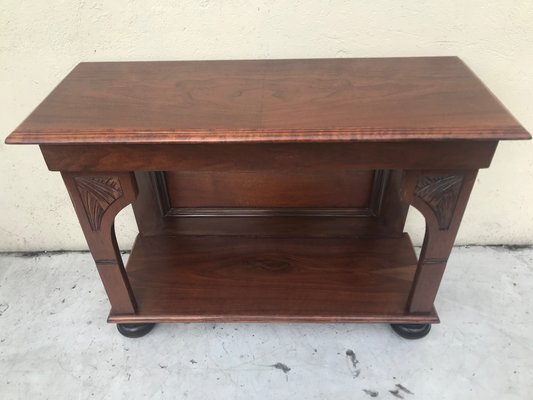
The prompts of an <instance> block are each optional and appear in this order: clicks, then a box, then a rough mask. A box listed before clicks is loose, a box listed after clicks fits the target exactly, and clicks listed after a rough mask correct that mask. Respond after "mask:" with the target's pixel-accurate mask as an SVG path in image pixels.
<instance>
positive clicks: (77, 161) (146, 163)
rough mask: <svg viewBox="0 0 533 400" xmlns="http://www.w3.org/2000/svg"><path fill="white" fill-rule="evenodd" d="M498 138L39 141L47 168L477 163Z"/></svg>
mask: <svg viewBox="0 0 533 400" xmlns="http://www.w3.org/2000/svg"><path fill="white" fill-rule="evenodd" d="M497 144H498V142H497V141H468V142H466V141H445V142H442V141H441V142H416V141H411V142H365V143H284V144H274V143H261V144H257V143H253V144H245V143H243V144H234V143H229V144H175V145H174V144H173V145H169V144H164V145H161V144H153V145H151V144H149V145H134V144H99V145H41V146H40V148H41V151H42V154H43V156H44V159H45V161H46V164H47V166H48V168H49V169H50V170H51V171H84V172H91V171H94V172H97V171H164V170H182V171H186V170H190V171H228V170H242V171H259V170H287V169H290V170H317V169H320V170H332V171H335V170H339V169H348V168H351V169H362V170H364V169H407V170H408V169H463V170H466V169H479V168H487V167H489V166H490V163H491V160H492V157H493V155H494V152H495V150H496V147H497Z"/></svg>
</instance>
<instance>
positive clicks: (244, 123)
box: [6, 57, 530, 337]
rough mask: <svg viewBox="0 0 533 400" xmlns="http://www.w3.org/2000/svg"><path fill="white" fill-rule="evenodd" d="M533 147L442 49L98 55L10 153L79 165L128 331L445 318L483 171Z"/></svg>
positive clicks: (86, 223)
mask: <svg viewBox="0 0 533 400" xmlns="http://www.w3.org/2000/svg"><path fill="white" fill-rule="evenodd" d="M529 138H530V136H529V134H528V133H527V132H526V130H525V129H524V128H523V127H522V126H521V125H520V124H519V123H518V122H517V121H516V120H515V119H514V118H513V117H512V116H511V115H510V114H509V112H508V111H507V110H506V109H505V108H504V107H503V106H502V105H501V104H500V103H499V102H498V100H497V99H495V97H494V96H493V95H492V94H491V93H490V92H489V91H488V90H487V89H486V88H485V87H484V86H483V84H482V83H481V82H480V81H479V79H478V78H476V76H475V75H474V74H473V73H472V72H471V71H470V70H469V69H468V68H467V67H466V66H465V65H464V64H463V63H462V62H461V61H460V60H459V59H458V58H455V57H426V58H389V59H336V60H332V59H325V60H261V61H197V62H196V61H195V62H133V63H132V62H128V63H124V62H120V63H82V64H80V65H78V66H77V67H76V68H75V69H74V70H73V71H72V73H71V74H70V75H69V76H67V77H66V78H65V80H64V81H63V82H62V83H61V84H60V85H59V86H58V87H57V88H56V89H55V90H54V91H53V92H52V93H51V94H50V95H49V96H48V97H47V98H46V99H45V100H44V101H43V103H42V104H41V105H40V106H39V107H37V109H36V110H35V111H34V112H33V113H32V114H31V115H30V116H29V117H28V118H27V119H26V121H24V122H23V123H22V124H21V125H20V126H19V127H18V128H17V129H16V130H15V132H13V133H12V134H11V135H10V136H9V137H8V139H7V140H6V142H8V143H38V144H39V145H40V149H41V152H42V154H43V156H44V159H45V161H46V164H47V166H48V168H49V169H50V170H52V171H61V173H62V176H63V178H64V181H65V184H66V186H67V190H68V192H69V194H70V197H71V199H72V202H73V204H74V208H75V210H76V214H77V216H78V219H79V222H80V225H81V227H82V230H83V233H84V234H85V237H86V239H87V243H88V244H89V248H90V250H91V254H92V255H93V257H94V260H95V263H96V266H97V269H98V272H99V273H100V276H101V279H102V282H103V284H104V287H105V289H106V292H107V294H108V297H109V300H110V303H111V308H112V309H111V314H110V316H109V321H110V322H114V323H119V324H127V323H153V322H188V321H241V322H246V321H265V322H268V321H272V322H275V321H298V322H311V321H314V322H390V323H395V324H429V323H436V322H438V317H437V315H436V312H435V310H434V306H433V303H434V301H435V298H436V296H437V293H438V289H439V285H440V283H441V280H442V278H443V274H444V271H445V268H446V264H447V262H448V258H449V255H450V252H451V250H452V247H453V243H454V240H455V237H456V235H457V232H458V229H459V226H460V224H461V220H462V217H463V213H464V211H465V209H466V206H467V203H468V198H469V196H470V192H471V190H472V188H473V186H474V183H475V180H476V174H477V172H478V170H479V169H481V168H487V167H489V166H490V163H491V161H492V158H493V155H494V153H495V151H496V148H497V145H498V142H499V140H505V139H529ZM130 204H131V205H132V206H133V211H134V214H135V219H136V221H137V224H138V227H139V236H138V238H137V241H136V243H135V245H134V247H133V250H132V254H131V256H130V259H129V261H128V264H127V267H126V268H125V267H124V265H123V263H122V259H121V256H120V252H119V248H118V245H117V242H116V239H115V234H114V219H115V217H116V215H117V213H118V212H120V211H121V210H122V209H123V208H124V207H126V206H128V205H130ZM411 206H412V207H415V208H416V209H418V211H420V213H421V214H422V215H423V217H424V219H425V222H426V224H425V240H424V244H423V246H422V249H421V253H420V257H419V259H418V260H417V259H416V256H415V254H414V251H413V248H412V245H411V243H410V240H409V237H408V236H407V234H405V233H404V225H405V220H406V217H407V212H408V210H409V207H411ZM129 328H132V329H133V328H134V327H132V326H130V327H129ZM144 328H145V331H146V332H147V331H148V330H149V328H150V327H144ZM411 328H412V327H408V326H407V327H406V326H403V327H398V326H396V328H395V329H397V331H399V332H404V334H405V335H406V337H407V336H409V335H410V334H412V333H413V332H411V331H410V329H411ZM121 329H122V331H123V332H130V333H131V332H132V331H131V330H128V329H126V327H124V326H122V327H121ZM419 331H420V332H423V334H426V333H427V332H428V331H429V327H428V326H423V327H421V328H420V330H419ZM409 332H410V333H409ZM407 333H409V335H408V334H407ZM420 335H421V334H420ZM420 335H419V336H418V337H421V336H420Z"/></svg>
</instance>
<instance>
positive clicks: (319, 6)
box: [0, 0, 533, 251]
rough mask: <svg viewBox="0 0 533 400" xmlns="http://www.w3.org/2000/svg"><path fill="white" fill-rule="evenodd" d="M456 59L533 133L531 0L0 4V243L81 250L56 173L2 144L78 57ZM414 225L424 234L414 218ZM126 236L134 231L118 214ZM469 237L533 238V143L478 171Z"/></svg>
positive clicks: (509, 149)
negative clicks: (458, 58)
mask: <svg viewBox="0 0 533 400" xmlns="http://www.w3.org/2000/svg"><path fill="white" fill-rule="evenodd" d="M426 55H458V56H460V57H461V58H462V59H463V60H465V61H466V62H467V64H468V65H469V66H470V67H471V68H472V69H473V70H474V71H475V72H476V73H477V74H478V75H479V76H480V77H481V79H482V80H483V81H484V82H485V83H486V84H487V86H488V87H489V88H490V89H491V90H492V91H493V92H494V93H495V94H496V95H497V96H498V97H499V98H500V100H501V101H502V102H503V103H504V104H505V105H506V106H507V107H508V108H509V109H510V110H511V112H512V113H513V114H514V115H515V116H516V117H517V118H518V119H519V120H520V121H521V122H522V123H523V124H524V126H525V127H526V128H527V129H529V131H533V1H530V0H527V1H526V0H522V1H501V0H462V1H458V0H450V1H446V2H438V1H427V0H414V1H398V0H388V1H380V0H361V1H348V0H345V1H340V0H338V1H326V0H312V1H311V0H309V1H288V0H287V1H275V0H268V1H237V0H224V1H209V0H202V1H200V0H197V1H156V0H144V1H136V0H113V1H89V0H63V1H59V0H47V1H29V0H2V1H1V2H0V138H2V144H0V251H10V250H23V251H25V250H44V249H83V248H86V244H85V241H84V239H83V236H82V233H81V229H80V228H79V227H78V225H77V221H76V217H75V215H74V212H73V209H72V206H71V204H70V200H69V199H68V196H67V193H66V190H65V189H64V187H63V184H62V181H61V179H60V176H59V174H58V173H51V172H48V171H47V169H46V166H45V164H44V162H43V159H42V157H41V155H40V153H39V149H38V148H37V147H36V146H6V145H4V144H3V138H5V137H6V136H7V135H8V134H9V133H10V132H11V131H12V130H13V129H14V128H15V127H16V126H17V125H18V124H19V123H20V122H21V121H22V120H23V119H24V118H25V117H26V116H27V115H28V114H29V113H30V112H31V111H32V109H33V108H34V107H35V106H36V105H37V104H38V103H39V102H40V101H41V100H42V99H43V98H44V97H45V96H46V95H47V94H48V93H49V92H50V90H51V89H52V88H53V87H54V86H55V85H56V84H57V83H58V82H59V81H60V79H61V78H62V77H64V76H65V75H66V74H67V73H68V72H69V71H70V70H71V69H72V68H73V67H74V66H75V65H76V64H77V63H78V62H80V61H103V60H181V59H246V58H302V57H306V58H309V57H379V56H426ZM411 214H415V215H410V218H409V224H408V230H409V231H410V232H412V233H413V235H412V236H413V237H414V238H415V241H417V242H420V239H421V237H422V231H423V222H422V220H421V219H420V217H419V216H418V215H416V212H413V213H411ZM117 229H118V234H119V238H120V242H121V243H122V245H123V246H125V247H128V246H129V243H130V242H131V239H132V238H133V236H134V234H135V232H136V228H135V224H134V222H133V218H132V214H131V211H129V210H128V211H126V212H123V213H122V214H121V215H119V218H118V224H117ZM458 243H462V244H466V243H468V244H476V243H477V244H496V243H501V244H513V243H514V244H533V143H532V142H514V143H501V144H500V146H499V149H498V151H497V153H496V157H495V159H494V161H493V165H492V167H491V168H490V169H489V170H483V171H481V173H480V174H479V179H478V184H477V186H476V187H475V189H474V193H473V195H472V199H471V202H470V205H469V207H468V209H467V212H466V215H465V218H464V223H463V226H462V228H461V231H460V234H459V238H458Z"/></svg>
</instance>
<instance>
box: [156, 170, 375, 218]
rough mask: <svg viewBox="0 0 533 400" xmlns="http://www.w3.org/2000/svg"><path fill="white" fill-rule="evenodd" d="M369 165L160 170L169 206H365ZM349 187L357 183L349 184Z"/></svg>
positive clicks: (369, 187)
mask: <svg viewBox="0 0 533 400" xmlns="http://www.w3.org/2000/svg"><path fill="white" fill-rule="evenodd" d="M374 178H375V171H373V170H370V171H359V170H345V171H339V172H337V173H335V174H331V172H330V171H320V170H315V171H309V172H299V171H291V170H285V171H282V170H273V171H272V170H271V171H259V172H250V171H199V172H196V171H186V172H182V171H166V172H165V173H164V180H165V186H166V188H167V193H168V197H169V201H170V204H169V205H170V207H171V208H173V209H176V208H177V209H182V208H187V209H190V208H214V207H217V208H218V207H225V208H252V207H253V208H332V209H336V208H357V209H365V208H368V207H369V205H370V201H371V197H372V196H371V195H372V188H373V184H374ZM354 188H357V190H355V189H354Z"/></svg>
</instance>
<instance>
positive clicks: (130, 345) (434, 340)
mask: <svg viewBox="0 0 533 400" xmlns="http://www.w3.org/2000/svg"><path fill="white" fill-rule="evenodd" d="M436 306H437V310H438V311H439V314H440V317H441V321H442V324H441V325H436V326H434V327H433V330H432V332H431V333H430V334H429V336H427V337H426V338H424V339H422V340H418V341H407V340H404V339H401V338H399V337H398V336H396V335H395V334H394V333H393V332H392V331H391V329H390V328H389V327H388V326H387V325H355V324H346V325H334V324H331V325H315V324H277V325H268V324H246V325H243V324H216V325H213V324H181V325H158V326H156V328H155V329H154V330H153V331H152V333H150V334H149V335H148V336H145V337H143V338H141V339H127V338H125V337H122V336H121V335H119V334H118V332H117V331H116V329H115V326H114V325H107V324H106V322H105V319H106V316H107V313H108V311H109V306H108V303H107V299H106V296H105V293H104V291H103V288H102V286H101V284H100V281H99V279H98V276H97V273H96V270H95V268H94V267H93V264H92V259H91V257H90V255H89V254H88V253H63V254H42V255H38V256H35V255H33V254H28V255H20V254H18V255H17V254H4V255H0V398H1V399H8V400H11V399H25V400H27V399H54V400H57V399H202V400H203V399H246V400H249V399H276V400H282V399H306V400H310V399H334V398H339V399H371V398H376V399H392V400H394V399H396V398H404V399H413V400H414V399H417V398H418V399H480V398H483V399H521V400H522V399H531V398H533V340H532V339H531V336H532V333H533V319H532V315H531V313H532V312H533V307H532V306H533V249H509V248H503V247H492V248H490V247H470V248H464V247H463V248H456V249H455V250H454V253H453V255H452V257H451V259H450V262H449V267H448V270H447V272H446V276H445V280H444V282H443V284H442V286H441V290H440V293H439V297H438V299H437V302H436Z"/></svg>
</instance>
